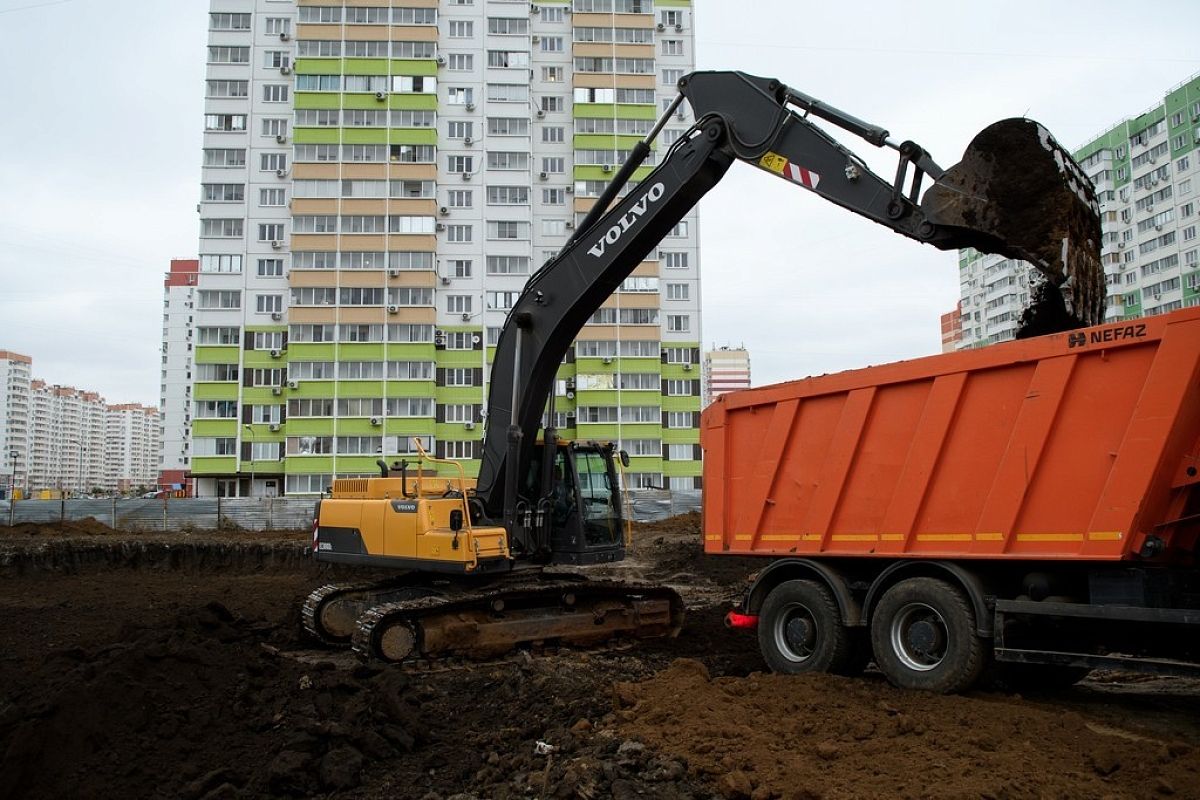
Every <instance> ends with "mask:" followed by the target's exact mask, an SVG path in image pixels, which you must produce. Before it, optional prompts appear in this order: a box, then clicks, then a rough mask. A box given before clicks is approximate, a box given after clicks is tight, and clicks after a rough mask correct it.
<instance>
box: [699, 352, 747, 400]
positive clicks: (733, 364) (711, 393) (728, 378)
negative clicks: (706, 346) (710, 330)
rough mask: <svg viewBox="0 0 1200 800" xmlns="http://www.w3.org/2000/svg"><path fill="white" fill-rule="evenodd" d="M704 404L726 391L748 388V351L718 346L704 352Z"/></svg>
mask: <svg viewBox="0 0 1200 800" xmlns="http://www.w3.org/2000/svg"><path fill="white" fill-rule="evenodd" d="M704 386H705V396H704V405H706V406H707V405H708V404H709V403H711V402H712V401H713V400H716V399H717V398H718V397H720V396H721V395H723V394H725V393H726V392H736V391H738V390H739V389H749V388H750V351H748V350H747V349H746V348H744V347H718V348H717V349H715V350H709V351H708V352H706V353H705V354H704Z"/></svg>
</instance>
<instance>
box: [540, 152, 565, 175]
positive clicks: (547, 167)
mask: <svg viewBox="0 0 1200 800" xmlns="http://www.w3.org/2000/svg"><path fill="white" fill-rule="evenodd" d="M566 163H567V162H566V159H565V158H563V157H562V156H548V157H545V158H543V159H542V172H545V173H547V174H549V175H561V174H562V173H563V172H565V171H566V168H567V167H566Z"/></svg>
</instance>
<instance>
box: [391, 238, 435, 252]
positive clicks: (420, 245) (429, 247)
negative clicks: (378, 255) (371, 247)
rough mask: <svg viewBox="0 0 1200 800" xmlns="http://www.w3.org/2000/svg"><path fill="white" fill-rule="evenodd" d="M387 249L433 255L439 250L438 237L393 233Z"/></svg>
mask: <svg viewBox="0 0 1200 800" xmlns="http://www.w3.org/2000/svg"><path fill="white" fill-rule="evenodd" d="M378 249H380V250H382V249H383V248H382V247H381V248H378ZM387 249H388V250H414V251H417V252H421V253H432V252H434V251H435V250H437V237H436V236H434V235H432V234H428V233H393V234H391V235H389V236H388V241H387Z"/></svg>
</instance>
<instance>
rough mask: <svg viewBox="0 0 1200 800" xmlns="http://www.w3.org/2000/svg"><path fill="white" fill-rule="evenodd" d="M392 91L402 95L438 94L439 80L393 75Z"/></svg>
mask: <svg viewBox="0 0 1200 800" xmlns="http://www.w3.org/2000/svg"><path fill="white" fill-rule="evenodd" d="M368 91H370V90H369V89H368ZM376 91H378V90H376ZM392 91H393V92H400V93H401V94H437V78H431V77H421V76H416V77H411V76H408V75H393V76H392Z"/></svg>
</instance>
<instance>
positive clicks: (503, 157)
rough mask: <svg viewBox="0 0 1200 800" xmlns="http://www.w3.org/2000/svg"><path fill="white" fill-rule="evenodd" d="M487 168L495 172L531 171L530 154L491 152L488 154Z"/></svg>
mask: <svg viewBox="0 0 1200 800" xmlns="http://www.w3.org/2000/svg"><path fill="white" fill-rule="evenodd" d="M487 166H488V169H495V170H522V169H529V153H522V152H504V151H501V152H497V151H491V152H489V153H488V154H487Z"/></svg>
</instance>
